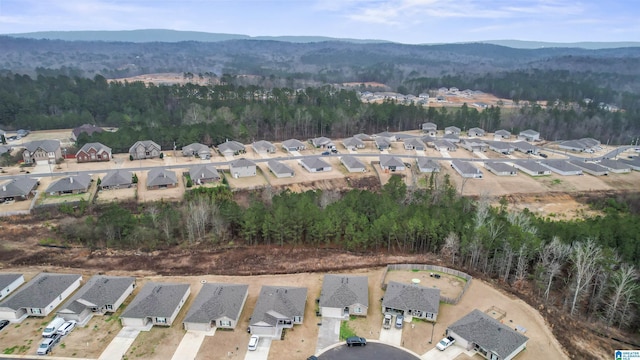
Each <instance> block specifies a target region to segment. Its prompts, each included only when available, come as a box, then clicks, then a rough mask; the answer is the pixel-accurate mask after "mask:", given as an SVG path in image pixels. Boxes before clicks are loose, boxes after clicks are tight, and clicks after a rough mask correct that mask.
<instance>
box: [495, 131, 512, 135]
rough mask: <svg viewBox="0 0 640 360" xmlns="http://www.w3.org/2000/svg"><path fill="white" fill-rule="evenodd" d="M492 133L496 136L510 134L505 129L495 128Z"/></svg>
mask: <svg viewBox="0 0 640 360" xmlns="http://www.w3.org/2000/svg"><path fill="white" fill-rule="evenodd" d="M493 134H494V135H498V136H511V133H510V132H509V131H507V130H496V132H495V133H493Z"/></svg>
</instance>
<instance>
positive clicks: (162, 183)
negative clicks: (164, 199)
mask: <svg viewBox="0 0 640 360" xmlns="http://www.w3.org/2000/svg"><path fill="white" fill-rule="evenodd" d="M176 186H178V176H177V175H176V173H175V172H173V171H171V170H167V169H163V168H154V169H151V170H149V172H148V173H147V189H149V190H155V189H167V188H174V187H176Z"/></svg>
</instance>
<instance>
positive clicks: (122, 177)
mask: <svg viewBox="0 0 640 360" xmlns="http://www.w3.org/2000/svg"><path fill="white" fill-rule="evenodd" d="M132 185H133V173H132V172H131V171H127V170H124V169H116V170H110V171H108V172H107V174H106V175H105V176H104V178H102V179H101V180H100V189H102V190H109V189H124V188H130V187H131V186H132Z"/></svg>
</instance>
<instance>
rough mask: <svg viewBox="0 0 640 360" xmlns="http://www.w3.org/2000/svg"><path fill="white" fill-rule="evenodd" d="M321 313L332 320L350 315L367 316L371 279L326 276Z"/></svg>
mask: <svg viewBox="0 0 640 360" xmlns="http://www.w3.org/2000/svg"><path fill="white" fill-rule="evenodd" d="M319 306H320V313H321V314H322V316H325V317H330V318H338V319H343V318H345V317H346V318H348V317H349V315H358V316H367V312H368V310H369V279H368V278H367V277H366V276H347V275H330V274H327V275H325V276H324V280H323V281H322V291H321V292H320V301H319Z"/></svg>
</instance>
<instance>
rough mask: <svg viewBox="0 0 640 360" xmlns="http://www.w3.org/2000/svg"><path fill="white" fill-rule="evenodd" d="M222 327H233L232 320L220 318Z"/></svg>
mask: <svg viewBox="0 0 640 360" xmlns="http://www.w3.org/2000/svg"><path fill="white" fill-rule="evenodd" d="M220 327H231V321H229V320H220Z"/></svg>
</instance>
